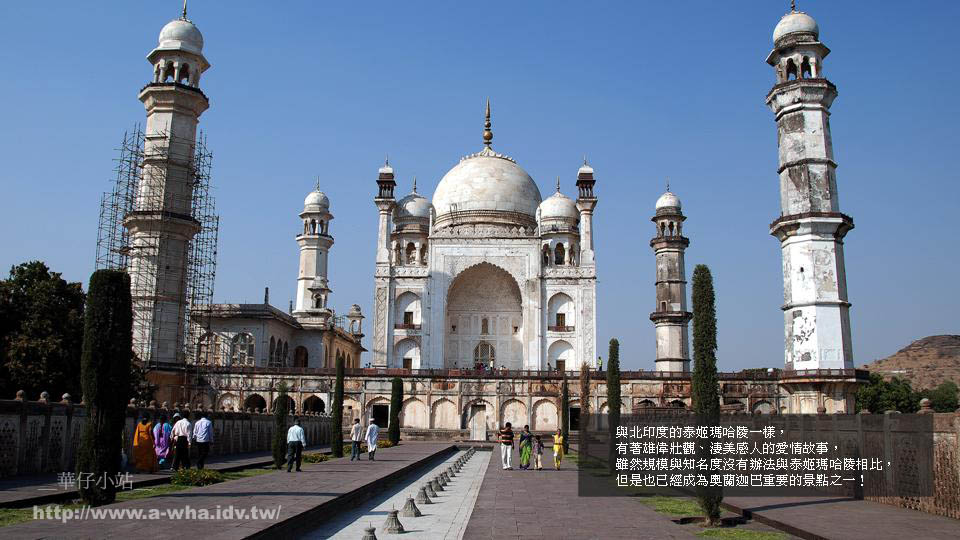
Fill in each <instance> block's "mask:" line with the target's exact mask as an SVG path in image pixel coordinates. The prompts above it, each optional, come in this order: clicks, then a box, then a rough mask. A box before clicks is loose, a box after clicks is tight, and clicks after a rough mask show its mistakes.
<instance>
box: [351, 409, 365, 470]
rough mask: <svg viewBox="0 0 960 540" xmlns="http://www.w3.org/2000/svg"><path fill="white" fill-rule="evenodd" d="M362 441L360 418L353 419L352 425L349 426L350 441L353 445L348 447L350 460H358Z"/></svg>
mask: <svg viewBox="0 0 960 540" xmlns="http://www.w3.org/2000/svg"><path fill="white" fill-rule="evenodd" d="M361 442H363V426H361V425H360V419H359V418H354V419H353V427H352V428H350V443H351V444H352V445H353V447H352V448H351V449H350V461H353V460H357V461H360V443H361Z"/></svg>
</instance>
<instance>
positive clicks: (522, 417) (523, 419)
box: [500, 399, 527, 430]
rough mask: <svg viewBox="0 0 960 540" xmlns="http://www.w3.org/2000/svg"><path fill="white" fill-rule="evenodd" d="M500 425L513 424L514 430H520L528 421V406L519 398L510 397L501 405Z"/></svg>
mask: <svg viewBox="0 0 960 540" xmlns="http://www.w3.org/2000/svg"><path fill="white" fill-rule="evenodd" d="M500 410H501V413H500V426H501V427H503V426H505V425H507V422H510V424H512V426H513V429H514V430H519V429H520V428H522V427H523V426H524V425H525V424H526V423H527V406H526V405H524V404H523V402H522V401H520V400H519V399H508V400H507V401H505V402H504V403H503V405H502V406H501V407H500Z"/></svg>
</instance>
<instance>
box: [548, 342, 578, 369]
mask: <svg viewBox="0 0 960 540" xmlns="http://www.w3.org/2000/svg"><path fill="white" fill-rule="evenodd" d="M547 361H548V362H549V363H550V367H551V368H553V369H556V368H558V367H559V366H561V365H562V366H563V368H564V369H566V370H571V369H579V368H580V366H579V365H577V358H576V354H575V353H574V350H573V346H572V345H570V343H568V342H567V341H565V340H562V339H558V340H557V341H554V342H553V343H551V344H550V347H549V348H548V349H547ZM560 362H562V364H560Z"/></svg>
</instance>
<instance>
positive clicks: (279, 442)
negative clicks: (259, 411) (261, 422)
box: [273, 381, 290, 469]
mask: <svg viewBox="0 0 960 540" xmlns="http://www.w3.org/2000/svg"><path fill="white" fill-rule="evenodd" d="M289 405H290V403H289V402H288V400H287V383H286V382H282V381H281V382H280V384H279V385H278V386H277V397H276V398H275V399H274V406H273V464H274V465H275V466H276V467H277V468H278V469H279V468H280V467H283V464H284V462H285V461H286V457H287V415H288V414H290V409H289Z"/></svg>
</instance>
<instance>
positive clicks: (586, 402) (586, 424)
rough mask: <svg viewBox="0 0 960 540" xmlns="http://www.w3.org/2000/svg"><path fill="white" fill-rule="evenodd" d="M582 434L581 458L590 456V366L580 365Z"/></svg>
mask: <svg viewBox="0 0 960 540" xmlns="http://www.w3.org/2000/svg"><path fill="white" fill-rule="evenodd" d="M579 431H580V432H579V433H578V434H577V435H578V441H579V443H580V444H579V447H578V448H577V451H578V452H579V454H580V455H581V456H588V455H590V365H589V364H587V363H586V362H584V363H582V364H580V430H579Z"/></svg>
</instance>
